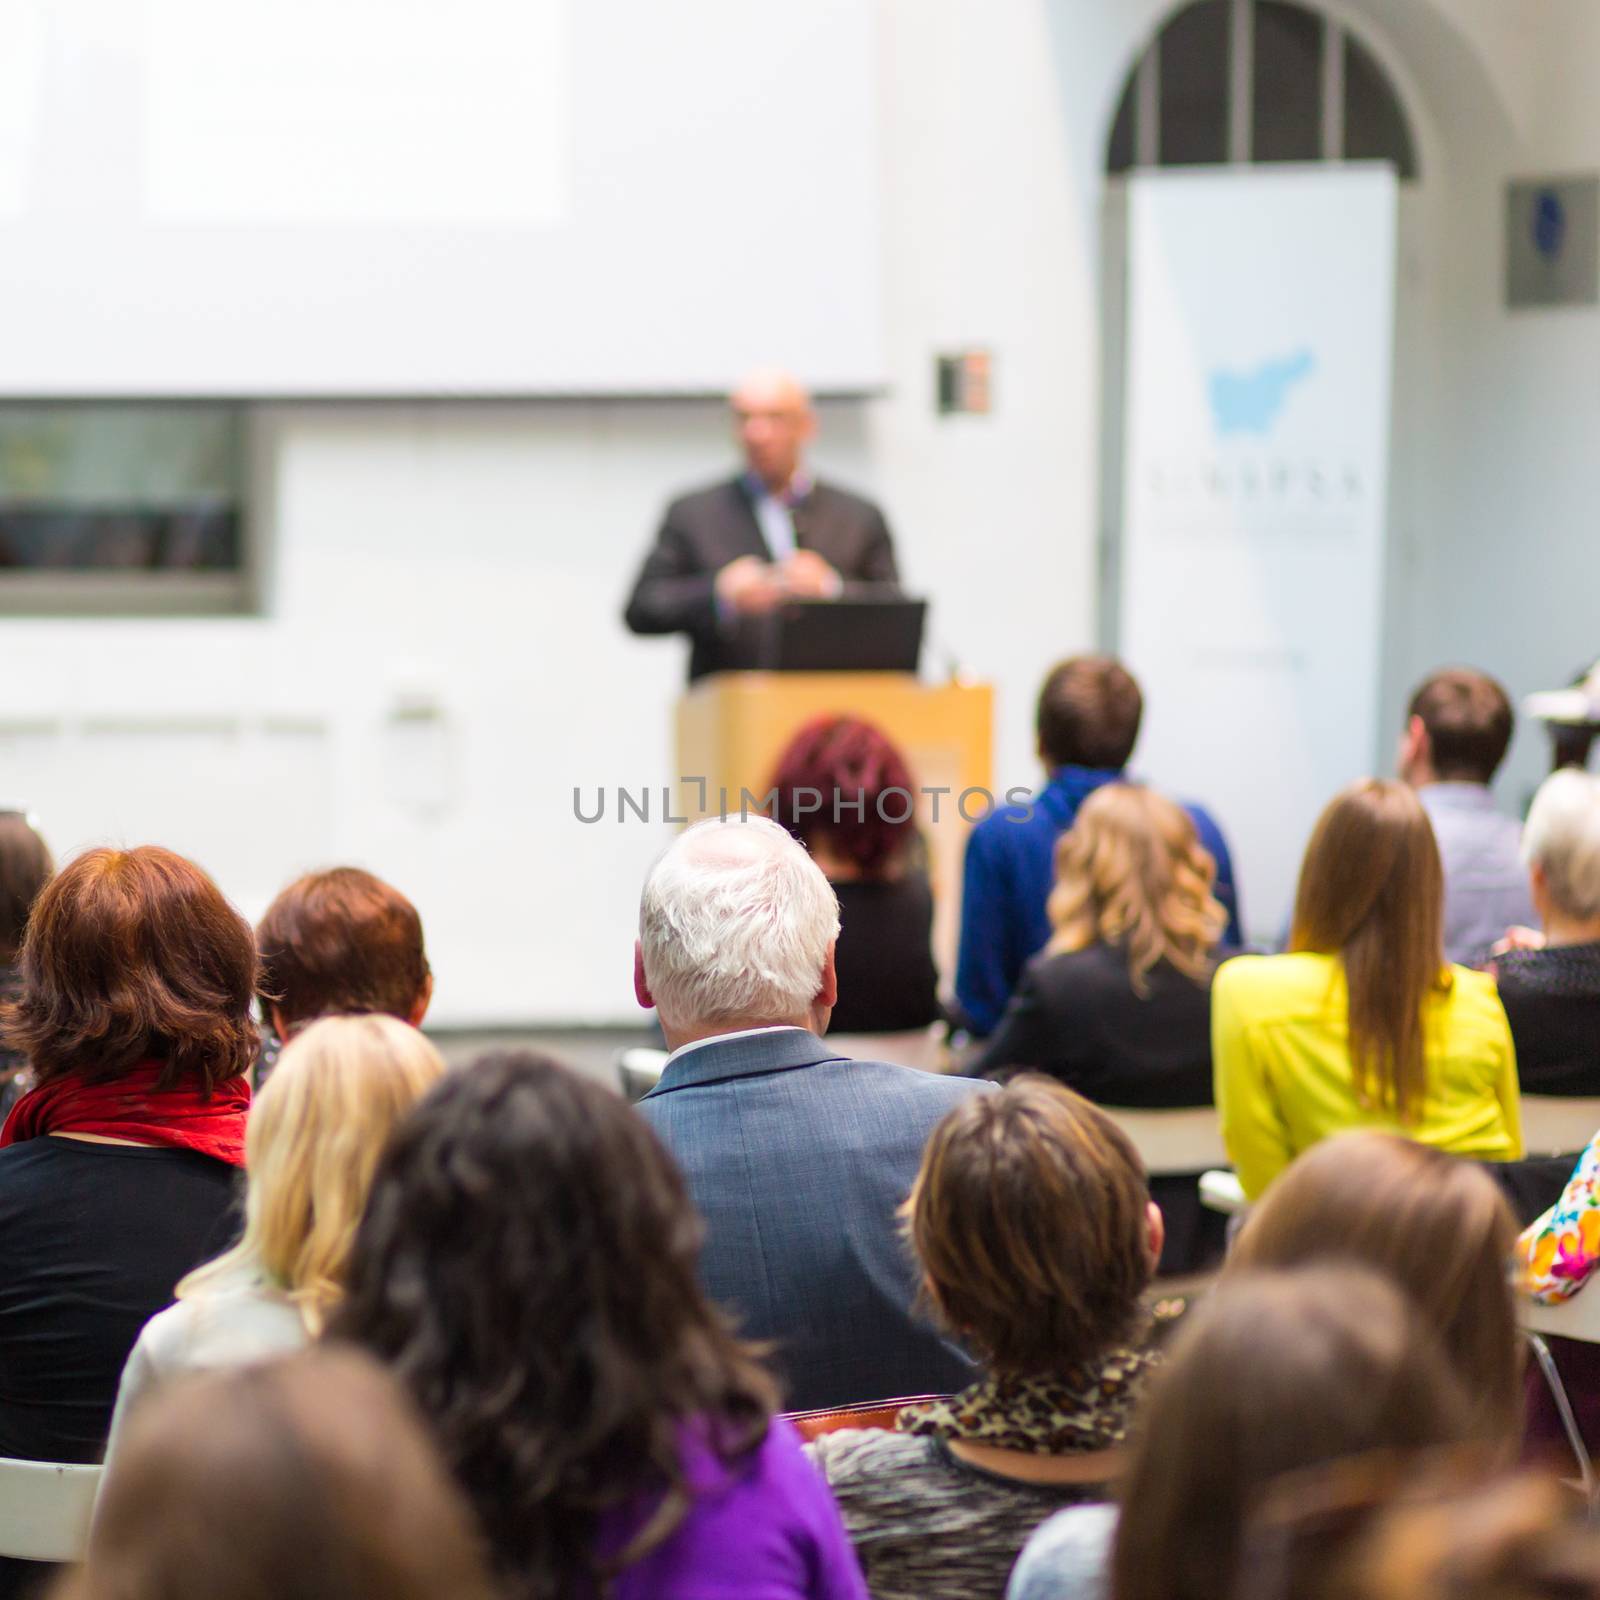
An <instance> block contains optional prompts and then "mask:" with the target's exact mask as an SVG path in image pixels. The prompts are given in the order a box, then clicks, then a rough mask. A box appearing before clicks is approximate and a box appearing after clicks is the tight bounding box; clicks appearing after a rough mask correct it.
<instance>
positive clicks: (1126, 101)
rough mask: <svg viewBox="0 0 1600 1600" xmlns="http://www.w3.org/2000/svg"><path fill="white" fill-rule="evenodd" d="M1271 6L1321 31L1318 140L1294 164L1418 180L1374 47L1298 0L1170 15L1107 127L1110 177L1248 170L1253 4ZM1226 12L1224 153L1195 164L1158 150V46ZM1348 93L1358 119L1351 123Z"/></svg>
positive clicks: (1413, 147) (1224, 0) (1404, 120)
mask: <svg viewBox="0 0 1600 1600" xmlns="http://www.w3.org/2000/svg"><path fill="white" fill-rule="evenodd" d="M1262 4H1266V5H1271V6H1273V7H1276V8H1281V9H1283V10H1286V11H1290V12H1297V13H1300V14H1301V15H1303V16H1304V17H1307V18H1309V19H1312V20H1313V21H1314V22H1315V23H1316V25H1317V26H1318V28H1319V29H1320V32H1321V45H1320V61H1319V73H1318V80H1319V81H1318V98H1319V107H1318V111H1319V117H1318V123H1319V128H1318V141H1317V149H1316V150H1315V151H1314V152H1307V153H1306V155H1305V156H1303V157H1299V158H1297V159H1309V160H1321V161H1343V160H1352V159H1364V160H1384V159H1387V160H1389V161H1391V162H1392V163H1393V164H1394V166H1395V168H1396V170H1397V172H1398V173H1399V176H1400V178H1401V179H1402V181H1409V180H1413V179H1415V178H1417V177H1418V175H1419V164H1418V158H1417V139H1416V135H1415V132H1414V130H1413V128H1412V126H1411V121H1410V118H1409V117H1408V116H1407V114H1406V110H1405V106H1404V102H1403V101H1402V99H1401V96H1400V94H1399V91H1398V89H1397V88H1396V86H1395V84H1394V81H1393V79H1392V78H1391V76H1390V74H1389V73H1388V71H1387V70H1386V68H1385V67H1384V66H1383V64H1382V62H1381V61H1380V60H1379V59H1378V57H1377V56H1376V55H1375V54H1374V53H1373V52H1372V50H1371V49H1370V48H1369V47H1368V46H1367V45H1366V44H1365V43H1364V42H1363V41H1362V40H1361V39H1360V38H1358V37H1357V36H1356V35H1355V34H1354V33H1352V32H1351V31H1350V30H1349V29H1347V28H1346V27H1344V26H1343V25H1342V24H1341V23H1340V22H1339V20H1338V19H1337V18H1336V17H1333V16H1331V15H1329V14H1327V13H1326V12H1322V11H1320V10H1317V9H1315V8H1314V7H1312V6H1309V5H1305V4H1301V3H1299V0H1191V3H1190V4H1188V5H1184V6H1181V7H1179V8H1178V9H1176V10H1174V11H1173V12H1171V13H1170V14H1169V15H1168V16H1167V17H1166V19H1165V21H1164V22H1163V23H1162V26H1161V28H1160V29H1159V31H1158V32H1157V33H1156V35H1155V36H1154V37H1153V38H1152V39H1151V40H1150V42H1149V44H1148V45H1147V46H1146V47H1145V49H1144V51H1143V52H1142V53H1141V54H1140V57H1139V59H1138V61H1137V62H1136V63H1135V65H1134V67H1133V70H1132V71H1131V72H1130V73H1129V75H1128V79H1127V82H1126V84H1125V85H1124V88H1123V93H1122V96H1121V99H1120V100H1119V102H1118V106H1117V111H1116V115H1115V117H1114V118H1113V120H1112V125H1111V132H1110V137H1109V139H1108V142H1107V149H1106V163H1105V165H1106V170H1107V172H1108V174H1110V175H1111V176H1119V175H1121V174H1122V173H1124V172H1126V171H1128V170H1130V169H1133V168H1138V167H1160V166H1169V165H1187V164H1190V163H1191V162H1192V161H1194V160H1196V159H1201V160H1208V159H1209V160H1215V159H1219V158H1220V159H1222V160H1225V161H1228V162H1231V163H1236V164H1248V163H1251V162H1253V161H1254V160H1256V159H1257V157H1256V154H1255V152H1254V150H1253V149H1252V135H1253V130H1254V127H1255V121H1256V119H1255V109H1256V106H1255V97H1256V93H1257V90H1258V87H1259V84H1258V79H1257V74H1256V70H1255V66H1256V59H1255V56H1256V51H1255V45H1256V21H1257V7H1258V5H1262ZM1202 10H1210V11H1214V12H1216V13H1224V12H1225V14H1226V17H1225V26H1226V38H1227V44H1226V51H1227V67H1226V74H1225V80H1224V84H1223V88H1222V93H1223V103H1222V105H1221V107H1220V112H1221V124H1222V129H1223V130H1224V134H1223V147H1222V149H1220V150H1218V151H1216V152H1215V153H1214V154H1205V155H1202V156H1199V157H1195V156H1193V155H1184V154H1173V153H1169V152H1167V151H1164V150H1163V148H1162V124H1163V110H1164V109H1168V110H1170V109H1171V108H1170V106H1166V107H1164V102H1163V96H1162V74H1161V59H1162V44H1163V41H1164V40H1166V39H1168V38H1169V36H1170V34H1171V30H1172V29H1173V28H1174V26H1175V25H1179V26H1181V25H1183V24H1185V23H1192V22H1193V20H1194V19H1195V16H1196V14H1197V13H1199V12H1201V11H1202ZM1352 96H1357V97H1359V99H1358V100H1357V101H1356V104H1355V109H1356V110H1357V111H1358V113H1360V115H1358V116H1357V118H1356V119H1355V121H1354V124H1352V119H1351V117H1350V111H1351V108H1352Z"/></svg>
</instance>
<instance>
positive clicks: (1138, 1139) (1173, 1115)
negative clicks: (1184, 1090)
mask: <svg viewBox="0 0 1600 1600" xmlns="http://www.w3.org/2000/svg"><path fill="white" fill-rule="evenodd" d="M1101 1109H1102V1110H1103V1111H1104V1112H1105V1114H1106V1115H1107V1116H1108V1117H1110V1118H1111V1120H1112V1121H1113V1122H1115V1123H1116V1125H1117V1126H1118V1127H1119V1128H1121V1129H1122V1131H1123V1132H1124V1133H1125V1134H1127V1136H1128V1137H1129V1139H1131V1140H1132V1141H1133V1147H1134V1149H1135V1150H1137V1151H1138V1152H1139V1159H1140V1160H1141V1161H1143V1162H1144V1170H1145V1171H1146V1172H1147V1173H1149V1174H1150V1176H1151V1177H1152V1178H1159V1177H1163V1176H1166V1175H1167V1174H1169V1173H1186V1172H1204V1171H1205V1170H1206V1169H1207V1168H1208V1167H1216V1166H1224V1165H1226V1164H1227V1160H1228V1152H1227V1151H1226V1150H1224V1149H1223V1147H1222V1129H1221V1127H1220V1126H1219V1125H1218V1123H1217V1113H1216V1111H1215V1110H1214V1109H1213V1108H1212V1107H1211V1106H1184V1107H1181V1108H1178V1109H1174V1110H1163V1111H1135V1110H1133V1109H1131V1108H1129V1107H1125V1106H1103V1107H1102V1108H1101Z"/></svg>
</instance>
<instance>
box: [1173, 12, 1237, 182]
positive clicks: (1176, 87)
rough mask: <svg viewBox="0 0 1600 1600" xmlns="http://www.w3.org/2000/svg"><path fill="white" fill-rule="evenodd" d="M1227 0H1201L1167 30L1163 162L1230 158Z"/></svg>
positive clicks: (1178, 164) (1175, 163)
mask: <svg viewBox="0 0 1600 1600" xmlns="http://www.w3.org/2000/svg"><path fill="white" fill-rule="evenodd" d="M1229 9H1230V7H1229V6H1228V4H1227V0H1199V4H1197V5H1192V6H1190V7H1189V8H1188V9H1187V10H1185V11H1180V12H1179V13H1178V14H1177V16H1175V17H1174V18H1173V19H1172V21H1171V22H1169V23H1168V24H1167V26H1166V27H1165V28H1163V29H1162V31H1161V43H1160V51H1161V141H1160V151H1161V165H1162V166H1164V167H1182V166H1194V165H1197V164H1200V163H1210V162H1218V161H1226V160H1227V159H1228V31H1229V30H1228V12H1229Z"/></svg>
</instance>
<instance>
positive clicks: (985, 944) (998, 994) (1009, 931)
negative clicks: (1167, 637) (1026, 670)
mask: <svg viewBox="0 0 1600 1600" xmlns="http://www.w3.org/2000/svg"><path fill="white" fill-rule="evenodd" d="M1143 714H1144V698H1143V696H1142V695H1141V694H1140V693H1139V685H1138V684H1137V683H1136V682H1135V681H1134V678H1133V675H1132V673H1130V672H1129V671H1128V670H1127V668H1126V667H1124V666H1123V665H1122V663H1121V662H1119V661H1116V660H1114V659H1113V658H1112V657H1110V656H1073V657H1071V658H1070V659H1068V660H1066V661H1063V662H1061V663H1060V664H1059V665H1058V666H1056V667H1054V668H1052V669H1051V672H1050V675H1049V676H1048V677H1047V678H1046V679H1045V681H1044V687H1043V688H1042V689H1041V690H1040V691H1039V710H1038V722H1037V728H1038V737H1039V758H1040V760H1041V761H1043V762H1044V764H1045V767H1046V769H1047V770H1048V771H1049V773H1050V781H1049V782H1048V783H1047V784H1046V785H1045V786H1044V788H1043V789H1041V790H1039V792H1038V793H1037V794H1035V795H1034V796H1033V797H1032V799H1031V800H1030V801H1029V802H1028V803H1027V804H1026V805H1022V806H1000V807H998V808H997V809H996V810H994V811H993V812H991V813H990V814H989V815H988V816H987V817H985V818H984V819H983V820H982V821H981V822H980V823H978V824H977V826H976V827H975V828H973V830H972V833H971V835H970V836H969V837H968V839H967V860H966V871H965V874H964V877H963V881H962V890H961V950H960V954H959V957H958V959H957V964H956V1000H957V1001H958V1003H959V1004H960V1008H961V1011H962V1014H963V1017H964V1020H965V1022H966V1024H967V1026H968V1027H969V1028H970V1029H971V1030H972V1032H973V1033H975V1034H979V1035H982V1034H988V1033H992V1032H993V1031H994V1029H995V1027H996V1025H997V1024H998V1023H999V1021H1000V1017H1001V1014H1002V1013H1003V1012H1004V1011H1005V1008H1006V1002H1007V1001H1008V1000H1009V999H1010V998H1011V992H1012V990H1013V989H1015V988H1016V986H1017V980H1018V979H1019V978H1020V977H1021V976H1022V969H1023V967H1024V966H1026V965H1027V963H1028V960H1029V958H1030V957H1031V956H1034V955H1036V954H1037V953H1038V952H1039V951H1040V950H1042V949H1043V948H1044V946H1045V945H1046V944H1047V943H1048V942H1049V939H1050V934H1051V927H1050V918H1049V916H1048V914H1047V913H1046V910H1045V905H1046V902H1047V901H1048V900H1049V898H1050V890H1051V887H1052V885H1053V884H1054V883H1055V851H1056V841H1057V840H1058V839H1059V838H1060V837H1061V835H1062V834H1063V833H1064V832H1065V831H1066V830H1067V829H1068V828H1070V827H1071V826H1072V819H1073V818H1074V817H1075V816H1077V814H1078V807H1079V806H1080V805H1082V804H1083V802H1084V800H1085V799H1086V798H1087V797H1088V796H1089V795H1090V794H1092V793H1093V792H1094V791H1095V790H1096V789H1098V788H1099V787H1100V786H1101V784H1104V783H1115V782H1117V781H1118V780H1119V779H1121V778H1123V777H1125V776H1126V773H1125V771H1124V769H1125V768H1126V766H1127V764H1128V758H1129V757H1130V756H1131V755H1132V754H1133V746H1134V743H1135V741H1136V740H1137V739H1138V737H1139V720H1140V718H1141V717H1142V715H1143ZM1185 810H1187V811H1188V813H1189V815H1190V817H1192V818H1193V819H1194V825H1195V831H1196V833H1197V834H1198V835H1199V836H1200V843H1201V844H1202V845H1204V846H1205V848H1206V849H1207V850H1208V851H1210V853H1211V855H1212V857H1213V858H1214V859H1215V861H1216V863H1217V881H1216V884H1215V888H1214V893H1215V894H1216V897H1217V899H1218V900H1219V901H1221V902H1222V905H1223V907H1224V908H1225V909H1226V911H1227V913H1228V932H1227V939H1228V942H1229V943H1230V944H1238V943H1239V942H1240V932H1239V897H1238V893H1237V891H1236V889H1235V888H1234V883H1233V862H1232V861H1231V859H1230V858H1229V855H1228V846H1227V843H1226V842H1225V841H1224V839H1223V837H1222V831H1221V829H1219V828H1218V827H1217V825H1216V823H1215V822H1213V821H1212V820H1211V818H1210V817H1209V816H1208V815H1207V814H1206V813H1205V812H1204V811H1202V810H1201V809H1200V807H1199V806H1192V805H1191V806H1186V807H1185Z"/></svg>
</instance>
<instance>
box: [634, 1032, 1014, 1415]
mask: <svg viewBox="0 0 1600 1600" xmlns="http://www.w3.org/2000/svg"><path fill="white" fill-rule="evenodd" d="M993 1087H994V1085H993V1084H987V1083H976V1082H973V1081H971V1080H969V1079H962V1078H942V1077H936V1076H935V1075H933V1074H932V1073H927V1072H918V1071H915V1070H914V1069H913V1068H910V1067H897V1066H890V1065H889V1064H888V1063H887V1062H882V1061H850V1060H846V1059H845V1058H844V1057H842V1056H836V1055H834V1054H833V1053H832V1052H831V1051H830V1050H829V1049H828V1045H827V1042H826V1040H823V1039H819V1038H818V1037H817V1036H816V1035H815V1034H812V1033H807V1032H805V1031H804V1030H802V1029H798V1028H793V1029H785V1030H783V1031H782V1032H775V1033H763V1034H758V1035H755V1036H753V1037H750V1038H746V1039H732V1040H729V1041H728V1042H727V1043H720V1042H719V1043H712V1044H706V1045H702V1046H700V1047H699V1048H698V1049H695V1050H692V1051H690V1052H689V1054H688V1055H686V1056H682V1057H680V1058H679V1059H678V1060H676V1061H674V1062H673V1063H672V1064H671V1065H670V1066H669V1067H668V1068H667V1070H666V1072H665V1073H664V1074H663V1075H662V1078H661V1082H660V1083H659V1084H658V1085H657V1087H656V1088H654V1089H652V1090H651V1091H650V1093H649V1094H647V1095H646V1096H645V1097H644V1099H643V1100H641V1101H640V1102H639V1110H640V1111H641V1112H642V1113H643V1114H644V1116H645V1118H646V1119H647V1120H648V1121H649V1122H650V1124H651V1126H652V1127H654V1129H655V1130H656V1132H657V1133H658V1134H659V1135H660V1136H661V1138H662V1139H663V1140H664V1141H665V1142H666V1144H667V1147H668V1148H669V1149H670V1150H671V1151H672V1153H673V1155H674V1156H675V1157H676V1158H677V1161H678V1165H679V1166H680V1167H681V1168H682V1170H683V1173H684V1176H685V1177H686V1178H687V1180H688V1184H689V1192H690V1194H691V1195H692V1196H693V1198H694V1203H695V1205H696V1206H697V1207H698V1208H699V1210H700V1214H701V1215H702V1216H703V1217H704V1218H705V1221H706V1247H705V1252H704V1255H703V1256H702V1258H701V1275H702V1277H703V1279H704V1282H705V1286H706V1288H707V1290H708V1291H709V1292H710V1295H711V1298H712V1299H713V1300H715V1301H717V1302H718V1303H719V1304H720V1305H723V1306H725V1307H726V1308H728V1309H729V1310H731V1311H732V1312H734V1313H735V1315H736V1316H737V1317H738V1319H739V1323H740V1327H741V1331H742V1332H743V1333H744V1335H745V1336H746V1337H747V1338H751V1339H760V1340H770V1341H772V1342H773V1343H774V1344H775V1346H776V1352H775V1363H776V1365H777V1368H778V1370H779V1372H780V1374H781V1376H782V1377H783V1378H784V1380H785V1382H786V1386H787V1403H788V1405H789V1406H790V1407H791V1408H793V1409H794V1410H799V1411H806V1410H811V1409H813V1408H814V1407H818V1406H836V1405H848V1404H851V1403H853V1402H860V1401H868V1400H887V1399H892V1398H894V1397H896V1396H899V1395H907V1394H947V1393H950V1392H951V1391H953V1390H956V1389H959V1388H962V1387H963V1386H965V1385H966V1384H968V1383H970V1382H971V1381H972V1378H973V1372H974V1368H973V1365H972V1363H971V1361H970V1360H969V1359H968V1357H967V1356H966V1355H964V1354H963V1353H962V1352H961V1351H960V1350H959V1349H958V1348H957V1346H955V1345H954V1344H952V1343H950V1342H949V1341H947V1340H946V1339H944V1338H942V1337H941V1336H940V1335H939V1333H938V1332H937V1331H936V1330H935V1329H934V1328H933V1326H932V1325H931V1324H930V1323H929V1322H928V1321H927V1320H926V1319H925V1318H924V1317H922V1316H921V1315H919V1314H918V1313H917V1312H916V1311H915V1310H914V1309H913V1301H914V1300H915V1297H916V1291H917V1284H918V1273H917V1269H916V1267H915V1265H914V1263H913V1261H912V1258H911V1253H910V1251H909V1249H908V1248H907V1247H906V1245H905V1243H904V1241H903V1240H902V1238H901V1236H900V1230H899V1224H898V1221H897V1219H896V1217H895V1211H896V1208H897V1207H898V1206H899V1205H900V1203H901V1201H902V1200H904V1199H905V1197H906V1195H907V1194H908V1193H909V1192H910V1189H911V1183H912V1180H913V1179H914V1178H915V1177H916V1174H917V1167H918V1164H919V1163H920V1162H921V1159H922V1148H923V1145H924V1144H926V1142H927V1139H928V1135H929V1134H930V1133H931V1132H932V1131H933V1128H934V1125H935V1124H936V1123H937V1122H938V1121H939V1120H940V1119H941V1118H942V1117H943V1116H944V1114H945V1113H946V1112H947V1111H948V1110H950V1108H951V1107H952V1106H954V1105H955V1104H956V1103H957V1102H958V1101H960V1100H962V1099H963V1098H965V1097H966V1096H967V1095H969V1094H973V1093H982V1092H984V1091H986V1090H990V1089H992V1088H993Z"/></svg>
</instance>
